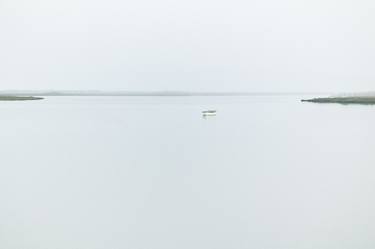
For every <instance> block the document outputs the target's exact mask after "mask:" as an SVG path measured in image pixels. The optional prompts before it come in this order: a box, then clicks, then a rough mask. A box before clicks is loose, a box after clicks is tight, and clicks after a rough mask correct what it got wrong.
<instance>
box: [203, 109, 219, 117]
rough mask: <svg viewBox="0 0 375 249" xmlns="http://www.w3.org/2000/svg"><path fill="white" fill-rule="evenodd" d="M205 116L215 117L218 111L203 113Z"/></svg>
mask: <svg viewBox="0 0 375 249" xmlns="http://www.w3.org/2000/svg"><path fill="white" fill-rule="evenodd" d="M202 114H203V116H215V115H216V110H207V111H203V112H202Z"/></svg>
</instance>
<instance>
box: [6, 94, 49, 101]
mask: <svg viewBox="0 0 375 249" xmlns="http://www.w3.org/2000/svg"><path fill="white" fill-rule="evenodd" d="M41 99H43V98H40V97H32V96H5V95H0V101H25V100H41Z"/></svg>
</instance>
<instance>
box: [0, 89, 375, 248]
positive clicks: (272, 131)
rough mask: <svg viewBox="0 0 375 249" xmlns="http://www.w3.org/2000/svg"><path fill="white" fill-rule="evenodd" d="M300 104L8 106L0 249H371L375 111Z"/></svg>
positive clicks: (188, 100)
mask: <svg viewBox="0 0 375 249" xmlns="http://www.w3.org/2000/svg"><path fill="white" fill-rule="evenodd" d="M300 98H301V97H299V96H263V97H262V96H259V97H50V98H47V99H46V100H44V101H36V102H12V103H10V102H0V116H1V122H0V153H1V154H0V163H1V164H0V169H1V171H0V248H3V249H373V248H375V238H374V234H375V214H374V210H375V106H343V105H335V104H328V105H324V104H312V103H300V102H299V99H300ZM212 108H213V109H217V110H218V115H217V116H216V117H209V118H206V119H203V118H202V116H201V111H202V110H205V109H212Z"/></svg>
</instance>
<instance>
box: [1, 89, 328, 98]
mask: <svg viewBox="0 0 375 249" xmlns="http://www.w3.org/2000/svg"><path fill="white" fill-rule="evenodd" d="M312 94H324V93H306V92H184V91H148V92H147V91H57V90H56V91H54V90H51V91H43V90H40V91H28V90H22V91H15V90H9V91H0V95H8V96H129V97H132V96H135V97H138V96H139V97H143V96H145V97H146V96H155V97H164V96H165V97H168V96H171V97H174V96H176V97H185V96H283V95H312Z"/></svg>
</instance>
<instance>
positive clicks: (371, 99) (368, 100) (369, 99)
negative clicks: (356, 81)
mask: <svg viewBox="0 0 375 249" xmlns="http://www.w3.org/2000/svg"><path fill="white" fill-rule="evenodd" d="M301 101H302V102H312V103H337V104H344V105H349V104H360V105H375V96H358V97H328V98H314V99H303V100H301Z"/></svg>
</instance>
